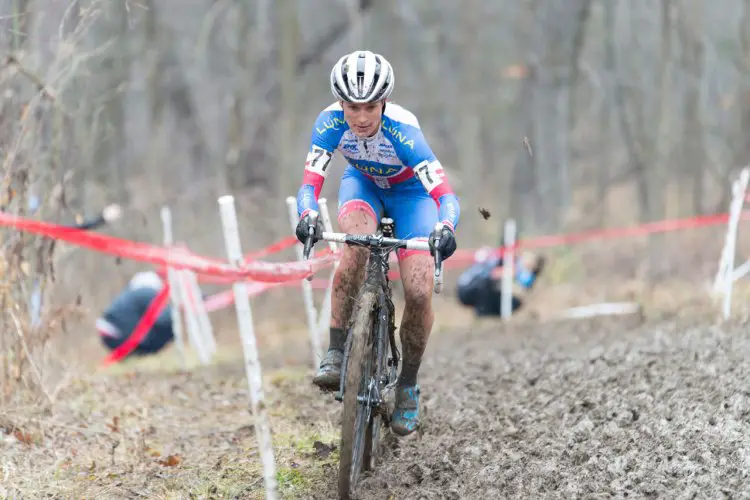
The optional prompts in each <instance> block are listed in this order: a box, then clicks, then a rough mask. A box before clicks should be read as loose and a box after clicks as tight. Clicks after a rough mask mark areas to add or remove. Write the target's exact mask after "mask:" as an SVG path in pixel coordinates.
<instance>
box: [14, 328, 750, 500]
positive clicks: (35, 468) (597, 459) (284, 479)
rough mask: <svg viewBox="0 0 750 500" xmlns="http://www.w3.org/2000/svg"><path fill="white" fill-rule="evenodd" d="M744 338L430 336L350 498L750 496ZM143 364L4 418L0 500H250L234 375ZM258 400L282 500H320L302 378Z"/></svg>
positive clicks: (274, 382)
mask: <svg viewBox="0 0 750 500" xmlns="http://www.w3.org/2000/svg"><path fill="white" fill-rule="evenodd" d="M749 338H750V325H747V324H741V323H740V322H736V323H733V324H731V325H726V326H722V327H719V326H715V325H714V323H713V322H712V321H709V320H705V321H687V320H661V321H655V322H654V321H649V322H647V323H645V324H641V325H636V326H633V325H630V326H628V324H627V323H622V322H617V321H609V322H606V323H603V322H568V323H562V322H545V323H538V322H530V323H528V324H526V325H520V326H514V327H512V328H502V327H500V326H499V325H498V324H497V323H482V324H479V325H474V326H473V327H472V328H468V327H467V328H464V329H452V330H443V331H438V332H436V333H435V334H434V336H433V338H432V339H431V342H430V345H429V347H428V354H427V358H426V360H425V364H424V368H423V370H422V376H421V380H420V382H421V385H422V388H423V407H424V412H423V424H422V427H421V429H420V431H419V432H418V433H416V434H415V435H412V436H410V437H408V438H403V439H396V438H394V437H392V436H391V437H388V438H387V440H386V443H387V449H386V451H385V455H384V460H383V461H382V463H381V464H380V465H379V466H378V468H377V470H376V471H375V473H374V474H372V475H371V476H370V477H367V478H365V479H364V481H363V483H362V484H361V494H360V498H362V499H391V498H393V499H401V498H403V499H419V498H424V499H433V498H435V499H438V498H441V499H442V498H448V499H451V498H455V499H459V498H483V499H484V498H534V499H536V498H566V499H569V498H626V497H627V498H656V497H659V498H740V497H743V496H746V497H747V496H750V478H749V477H747V474H748V473H747V471H748V470H750V387H749V386H748V384H750V376H749V375H750V341H749V340H748V339H749ZM301 345H304V344H301ZM303 351H304V350H303ZM168 354H169V353H165V356H167V355H168ZM235 354H236V352H235ZM149 363H150V364H140V365H139V364H128V365H125V366H123V367H119V368H118V369H117V370H116V371H110V372H107V373H105V374H95V375H91V376H90V377H85V378H79V379H76V380H75V381H73V382H72V383H71V384H70V386H69V387H67V388H65V389H64V390H63V391H62V392H61V393H60V395H59V399H58V401H57V402H56V403H55V404H49V405H46V407H45V406H44V405H42V406H37V407H34V408H23V407H11V408H3V410H2V412H0V429H2V430H0V497H2V496H5V497H9V498H14V497H15V498H43V497H48V498H94V497H96V498H262V495H263V492H262V484H261V480H260V470H259V464H258V458H257V453H256V450H255V445H254V443H255V438H254V434H253V429H252V427H251V426H250V425H249V413H248V410H247V401H248V399H247V398H248V395H247V390H246V381H245V375H244V372H243V367H242V363H241V358H238V357H236V356H234V357H232V356H226V357H224V358H222V359H220V360H219V362H217V364H216V365H215V366H212V367H209V368H196V369H194V370H193V371H192V373H190V374H186V373H180V371H179V370H177V369H173V368H170V367H169V366H168V364H167V362H166V361H164V360H163V359H162V360H161V361H160V362H154V361H150V362H149ZM266 394H267V398H268V408H269V413H270V416H271V425H272V426H273V431H274V436H275V437H274V444H275V449H276V454H277V467H278V472H279V474H278V477H279V481H280V489H281V492H282V497H283V498H320V499H322V498H333V497H335V481H336V461H337V450H336V445H337V439H338V438H337V435H338V428H337V425H338V417H339V412H340V409H339V408H340V407H339V405H338V404H337V403H336V402H335V401H333V400H332V398H331V397H330V396H325V395H323V394H321V393H319V392H317V391H316V390H314V389H313V388H312V386H311V384H310V373H309V369H308V367H307V366H304V365H303V366H299V367H298V368H286V369H283V370H275V371H269V372H268V373H267V375H266Z"/></svg>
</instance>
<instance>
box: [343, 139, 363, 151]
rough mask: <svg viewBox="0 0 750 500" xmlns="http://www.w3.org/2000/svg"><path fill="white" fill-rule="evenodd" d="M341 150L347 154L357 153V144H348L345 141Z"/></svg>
mask: <svg viewBox="0 0 750 500" xmlns="http://www.w3.org/2000/svg"><path fill="white" fill-rule="evenodd" d="M341 149H343V150H344V151H346V152H347V153H356V152H358V151H359V148H358V147H357V143H356V142H353V141H352V142H348V141H347V142H345V143H344V144H343V145H342V146H341Z"/></svg>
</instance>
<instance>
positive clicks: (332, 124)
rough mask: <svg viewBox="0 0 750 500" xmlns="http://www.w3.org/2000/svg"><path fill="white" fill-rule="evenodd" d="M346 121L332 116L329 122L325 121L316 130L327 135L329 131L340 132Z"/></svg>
mask: <svg viewBox="0 0 750 500" xmlns="http://www.w3.org/2000/svg"><path fill="white" fill-rule="evenodd" d="M345 123H346V121H344V119H343V118H338V117H336V116H332V117H330V118H329V119H327V120H324V121H323V122H321V123H320V125H318V126H316V127H315V130H316V131H317V132H318V133H319V134H325V133H326V132H328V131H329V130H338V129H339V127H340V126H341V125H344V124H345Z"/></svg>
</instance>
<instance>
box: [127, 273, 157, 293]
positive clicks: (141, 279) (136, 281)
mask: <svg viewBox="0 0 750 500" xmlns="http://www.w3.org/2000/svg"><path fill="white" fill-rule="evenodd" d="M163 285H164V282H163V281H162V279H161V278H160V277H159V275H158V274H156V273H155V272H154V271H141V272H139V273H136V274H135V276H133V278H131V280H130V283H129V288H130V289H131V290H133V289H136V288H150V289H152V290H159V289H161V287H162V286H163Z"/></svg>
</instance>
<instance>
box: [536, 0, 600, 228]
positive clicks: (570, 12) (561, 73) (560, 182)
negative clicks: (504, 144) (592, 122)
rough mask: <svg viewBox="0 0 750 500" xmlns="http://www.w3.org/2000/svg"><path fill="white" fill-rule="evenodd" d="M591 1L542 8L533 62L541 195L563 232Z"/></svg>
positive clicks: (548, 220) (553, 0)
mask: <svg viewBox="0 0 750 500" xmlns="http://www.w3.org/2000/svg"><path fill="white" fill-rule="evenodd" d="M590 6H591V1H590V0H550V1H547V2H543V3H540V4H538V6H537V9H538V12H537V31H536V36H535V37H534V41H533V42H532V53H531V55H530V60H531V61H532V64H531V66H532V67H533V68H534V71H533V73H534V76H533V79H532V82H533V83H532V88H533V97H532V99H533V101H532V102H533V106H532V116H533V123H534V126H533V134H532V144H533V145H534V162H535V164H536V166H537V169H536V170H537V172H538V174H539V176H538V177H537V182H538V184H537V197H538V202H539V203H540V205H541V206H542V214H543V217H544V221H538V225H540V226H541V227H543V228H545V229H546V230H555V229H557V228H559V226H560V224H561V223H562V222H563V220H564V215H565V213H566V211H567V209H568V208H569V203H570V192H571V185H570V172H569V164H568V160H569V134H570V125H571V113H570V102H571V98H572V97H571V96H572V89H573V86H574V82H575V78H576V68H577V65H578V54H579V51H580V45H581V41H582V30H583V29H584V25H585V22H586V20H587V18H588V15H589V10H590Z"/></svg>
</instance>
